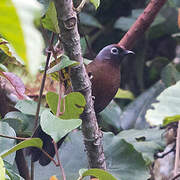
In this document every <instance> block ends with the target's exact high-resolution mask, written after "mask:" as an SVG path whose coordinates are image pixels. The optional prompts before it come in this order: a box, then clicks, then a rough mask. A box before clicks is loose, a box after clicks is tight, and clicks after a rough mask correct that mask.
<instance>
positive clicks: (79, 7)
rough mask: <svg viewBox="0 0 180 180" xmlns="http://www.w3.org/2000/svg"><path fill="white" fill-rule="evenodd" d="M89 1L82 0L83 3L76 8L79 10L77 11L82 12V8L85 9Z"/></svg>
mask: <svg viewBox="0 0 180 180" xmlns="http://www.w3.org/2000/svg"><path fill="white" fill-rule="evenodd" d="M87 2H88V1H87V0H82V1H81V3H80V4H79V6H78V7H77V8H74V10H75V11H76V12H77V13H80V12H81V10H82V9H83V7H84V5H85V4H86V3H87Z"/></svg>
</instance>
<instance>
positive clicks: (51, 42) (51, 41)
mask: <svg viewBox="0 0 180 180" xmlns="http://www.w3.org/2000/svg"><path fill="white" fill-rule="evenodd" d="M54 36H55V34H54V33H53V32H52V34H51V40H50V42H49V48H48V54H47V58H46V66H45V70H44V74H43V79H42V83H41V88H40V92H39V99H38V105H37V110H36V117H35V123H34V132H35V131H36V128H37V126H38V120H39V112H40V106H41V100H42V95H43V90H44V85H45V81H46V73H47V69H48V65H49V60H50V57H51V49H52V47H53V41H54ZM34 132H33V134H34ZM31 180H34V162H33V161H32V159H31Z"/></svg>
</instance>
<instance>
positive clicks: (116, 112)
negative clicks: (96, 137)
mask: <svg viewBox="0 0 180 180" xmlns="http://www.w3.org/2000/svg"><path fill="white" fill-rule="evenodd" d="M121 113H122V110H121V108H120V107H119V106H118V105H117V104H116V103H115V102H114V101H112V102H111V103H110V104H109V105H108V106H107V107H106V108H105V109H104V110H103V111H102V112H100V114H99V115H100V117H101V118H102V120H100V121H99V125H100V127H102V128H103V130H105V131H111V130H112V128H113V132H119V131H120V130H122V129H121V127H120V125H119V117H120V115H121Z"/></svg>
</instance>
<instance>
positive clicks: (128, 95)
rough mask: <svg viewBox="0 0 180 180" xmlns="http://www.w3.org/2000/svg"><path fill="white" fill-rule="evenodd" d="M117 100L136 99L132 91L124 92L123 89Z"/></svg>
mask: <svg viewBox="0 0 180 180" xmlns="http://www.w3.org/2000/svg"><path fill="white" fill-rule="evenodd" d="M115 98H120V99H131V100H133V99H134V95H133V93H132V92H131V91H128V90H123V89H120V88H119V89H118V92H117V93H116V95H115Z"/></svg>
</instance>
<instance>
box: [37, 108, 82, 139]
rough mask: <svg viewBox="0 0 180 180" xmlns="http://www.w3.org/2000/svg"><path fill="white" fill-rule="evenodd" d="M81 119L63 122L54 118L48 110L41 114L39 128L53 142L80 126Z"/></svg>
mask: <svg viewBox="0 0 180 180" xmlns="http://www.w3.org/2000/svg"><path fill="white" fill-rule="evenodd" d="M81 123H82V121H81V119H69V120H63V119H60V118H58V117H56V116H54V115H53V114H52V113H51V112H50V111H49V110H45V111H43V113H42V114H41V121H40V124H41V127H42V129H43V131H44V132H46V133H47V134H48V135H50V136H51V137H52V138H53V140H54V141H55V142H58V141H59V140H60V139H61V138H62V137H64V136H65V135H66V134H68V133H69V132H71V131H72V130H73V129H76V128H77V127H79V126H80V125H81Z"/></svg>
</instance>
